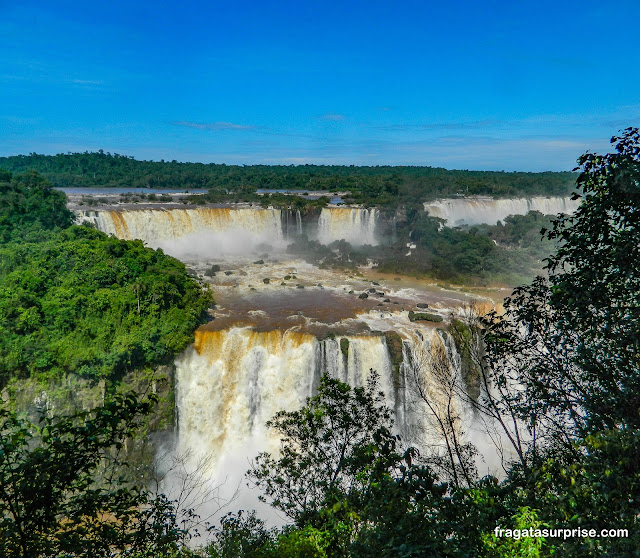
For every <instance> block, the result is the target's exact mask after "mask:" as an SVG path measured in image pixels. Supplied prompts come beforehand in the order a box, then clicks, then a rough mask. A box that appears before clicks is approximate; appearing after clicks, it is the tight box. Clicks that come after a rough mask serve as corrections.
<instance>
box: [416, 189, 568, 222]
mask: <svg viewBox="0 0 640 558" xmlns="http://www.w3.org/2000/svg"><path fill="white" fill-rule="evenodd" d="M579 204H580V200H572V199H571V198H570V197H542V196H536V197H531V198H503V199H493V198H482V197H473V198H453V199H441V200H436V201H433V202H427V203H425V204H424V209H425V211H428V212H429V215H431V216H432V217H439V218H441V219H446V221H447V223H446V224H447V226H449V227H454V226H458V225H478V224H480V223H487V224H489V225H495V224H496V223H497V222H498V221H501V220H503V219H504V218H505V217H507V216H509V215H526V214H527V213H529V211H539V212H540V213H542V214H543V215H555V214H558V213H573V212H574V211H575V210H576V209H577V208H578V205H579Z"/></svg>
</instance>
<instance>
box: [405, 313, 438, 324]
mask: <svg viewBox="0 0 640 558" xmlns="http://www.w3.org/2000/svg"><path fill="white" fill-rule="evenodd" d="M409 321H410V322H416V321H424V322H441V321H443V318H442V316H438V315H437V314H429V313H427V312H424V313H423V312H413V311H410V312H409Z"/></svg>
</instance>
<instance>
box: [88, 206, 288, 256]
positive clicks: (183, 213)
mask: <svg viewBox="0 0 640 558" xmlns="http://www.w3.org/2000/svg"><path fill="white" fill-rule="evenodd" d="M78 221H80V222H90V223H93V224H94V225H95V226H96V228H98V230H101V231H103V232H106V233H108V234H113V235H115V236H117V237H118V238H122V239H126V240H131V239H139V240H143V241H145V242H147V243H148V244H149V245H150V246H153V247H154V248H163V249H164V250H166V251H167V252H169V253H170V254H174V255H178V256H180V257H185V258H188V259H193V258H196V259H202V257H206V256H219V255H225V254H243V253H247V252H250V251H252V250H253V249H255V248H256V247H257V246H259V245H261V244H266V245H270V246H272V247H276V248H281V247H283V246H284V244H285V238H284V234H283V228H282V217H281V213H280V210H279V209H259V208H255V209H254V208H237V209H236V208H233V209H232V208H226V207H206V208H197V209H134V210H111V211H82V212H79V213H78Z"/></svg>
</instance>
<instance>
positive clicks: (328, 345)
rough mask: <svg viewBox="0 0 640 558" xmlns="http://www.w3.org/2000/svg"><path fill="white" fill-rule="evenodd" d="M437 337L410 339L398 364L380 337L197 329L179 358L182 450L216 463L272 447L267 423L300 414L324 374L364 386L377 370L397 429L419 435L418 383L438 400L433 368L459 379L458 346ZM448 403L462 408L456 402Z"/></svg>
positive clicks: (273, 440) (428, 333)
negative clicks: (282, 413)
mask: <svg viewBox="0 0 640 558" xmlns="http://www.w3.org/2000/svg"><path fill="white" fill-rule="evenodd" d="M442 335H443V334H442V333H440V332H437V331H436V330H435V329H425V330H424V331H423V332H422V333H421V332H415V333H414V334H409V335H407V337H406V338H405V339H404V340H403V341H402V347H401V349H400V351H401V353H402V356H401V362H398V361H396V362H395V363H394V362H392V360H393V359H392V357H391V354H390V351H389V347H388V346H387V341H386V338H385V336H384V335H383V334H368V335H349V336H335V337H334V336H331V337H329V338H324V339H319V338H317V337H316V336H314V335H311V334H307V333H300V332H298V331H294V330H271V331H255V330H254V329H252V328H249V327H233V328H230V329H226V330H218V331H208V330H207V328H201V329H200V330H198V331H197V332H196V340H195V343H194V344H193V346H192V347H191V348H189V349H188V350H187V351H186V352H185V353H184V354H183V355H182V356H181V357H180V358H179V359H178V360H177V361H176V384H177V387H176V391H177V393H176V404H177V409H178V417H179V421H178V425H179V427H178V428H179V437H178V444H179V447H180V450H181V451H185V450H192V451H194V452H196V453H203V452H206V453H208V454H210V455H212V456H213V459H214V461H215V462H217V463H219V462H220V461H221V460H222V459H224V458H229V457H231V456H233V455H234V454H236V455H250V454H251V453H255V452H256V451H258V450H269V451H274V450H276V448H277V445H278V439H277V437H275V435H274V434H273V433H272V432H269V431H268V429H267V428H266V426H265V423H266V422H267V420H269V419H270V418H272V417H273V416H274V415H275V414H276V413H277V412H278V411H280V410H295V409H299V408H300V407H301V406H302V405H303V404H304V401H305V398H306V397H309V396H311V395H313V394H314V392H315V389H316V388H317V385H318V382H319V379H320V377H321V376H322V374H324V373H325V372H326V373H328V374H329V375H330V376H332V377H334V378H338V379H341V380H342V381H346V382H348V383H349V384H350V385H352V386H362V385H365V384H366V382H367V379H368V377H369V375H370V371H371V370H374V371H376V372H377V373H378V374H379V378H380V380H379V381H380V386H379V387H380V389H381V390H382V391H383V392H384V393H385V396H386V400H387V405H388V406H389V407H390V408H392V409H393V410H394V412H395V417H396V426H397V428H398V430H399V431H401V432H403V433H407V434H409V433H411V432H412V431H413V432H414V433H415V432H416V431H419V432H422V433H424V432H425V430H426V429H425V428H424V426H425V420H428V419H429V417H427V416H426V415H425V413H423V412H420V409H422V410H424V409H423V408H422V407H421V406H420V402H419V397H418V394H417V391H416V390H414V389H413V388H414V387H416V382H419V383H420V385H421V386H422V387H423V388H424V390H425V392H428V393H429V394H430V397H432V398H433V401H434V402H436V403H437V402H438V401H439V400H441V399H442V397H443V394H442V393H441V387H439V386H438V377H437V375H433V374H432V372H433V370H434V369H435V367H436V366H438V367H439V370H440V373H442V370H443V369H446V371H447V374H451V375H459V369H460V362H459V357H458V355H457V352H456V350H455V346H454V345H453V344H452V343H451V341H450V339H449V340H447V338H446V336H445V337H444V338H443V337H442ZM435 349H438V350H439V351H440V353H439V354H440V362H435V361H436V360H438V356H437V354H436V352H434V351H435ZM443 363H444V364H443ZM440 379H442V378H440ZM452 404H454V405H458V406H459V407H461V409H462V407H464V404H463V403H461V402H460V401H459V400H456V401H453V403H452Z"/></svg>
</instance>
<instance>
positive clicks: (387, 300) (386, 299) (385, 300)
mask: <svg viewBox="0 0 640 558" xmlns="http://www.w3.org/2000/svg"><path fill="white" fill-rule="evenodd" d="M382 302H391V301H390V300H389V299H388V298H385V299H384V300H383V301H382ZM394 304H398V303H397V302H394Z"/></svg>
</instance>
